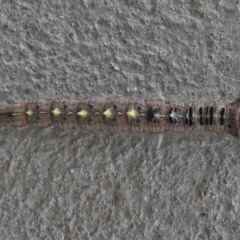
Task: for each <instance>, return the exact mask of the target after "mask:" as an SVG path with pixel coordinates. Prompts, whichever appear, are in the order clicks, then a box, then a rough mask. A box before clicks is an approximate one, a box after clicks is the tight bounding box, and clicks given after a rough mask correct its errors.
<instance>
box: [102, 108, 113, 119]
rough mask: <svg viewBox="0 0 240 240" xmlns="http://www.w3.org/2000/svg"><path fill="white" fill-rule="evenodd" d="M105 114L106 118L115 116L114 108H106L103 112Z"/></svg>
mask: <svg viewBox="0 0 240 240" xmlns="http://www.w3.org/2000/svg"><path fill="white" fill-rule="evenodd" d="M103 115H104V116H105V117H106V118H108V119H110V118H112V117H113V111H112V108H108V109H107V110H105V111H104V112H103Z"/></svg>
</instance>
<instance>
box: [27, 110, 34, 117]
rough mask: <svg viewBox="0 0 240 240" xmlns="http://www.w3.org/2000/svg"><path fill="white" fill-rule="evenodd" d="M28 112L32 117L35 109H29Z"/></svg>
mask: <svg viewBox="0 0 240 240" xmlns="http://www.w3.org/2000/svg"><path fill="white" fill-rule="evenodd" d="M26 114H27V115H28V116H29V117H31V116H32V115H33V110H32V109H29V110H27V111H26Z"/></svg>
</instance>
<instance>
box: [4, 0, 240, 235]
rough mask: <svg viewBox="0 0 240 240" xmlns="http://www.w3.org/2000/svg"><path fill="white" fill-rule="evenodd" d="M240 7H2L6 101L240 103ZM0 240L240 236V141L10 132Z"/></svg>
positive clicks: (10, 2) (62, 3)
mask: <svg viewBox="0 0 240 240" xmlns="http://www.w3.org/2000/svg"><path fill="white" fill-rule="evenodd" d="M239 23H240V4H239V1H233V0H229V1H223V0H212V1H210V0H206V1H194V0H189V1H185V0H182V1H173V0H170V1H166V0H164V1H157V0H152V1H128V0H125V1H115V0H112V1H91V0H90V1H87V0H85V1H71V0H68V1H66V0H52V1H47V0H44V1H30V0H28V1H23V0H18V1H17V0H15V1H14V0H1V1H0V31H1V34H0V86H1V90H0V102H1V103H3V104H11V103H13V102H16V101H20V100H31V99H42V98H57V99H66V98H75V97H86V98H92V97H95V96H98V97H104V98H105V97H108V96H109V97H119V98H125V97H128V98H134V99H137V98H146V99H147V98H161V97H162V96H163V97H164V98H165V99H169V100H177V99H183V100H186V99H187V100H189V99H191V100H206V99H210V100H212V99H216V100H219V99H235V98H237V97H239V87H240V84H239V77H240V70H239V49H240V27H239ZM0 134H1V138H0V216H1V217H0V239H19V240H21V239H24V240H25V239H163V240H169V239H174V240H175V239H191V240H192V239H194V240H195V239H219V240H220V239H224V240H227V239H240V237H239V236H240V235H239V234H240V226H239V223H240V214H239V210H240V188H239V182H240V163H239V162H240V161H239V156H240V143H239V141H238V140H237V139H233V138H231V137H228V136H217V135H209V134H208V135H204V134H188V135H186V134H185V135H183V134H172V135H169V136H167V135H165V136H162V135H161V136H148V135H141V134H133V135H127V134H110V133H81V132H77V131H74V130H67V129H66V130H60V129H54V128H51V129H30V128H24V129H1V130H0Z"/></svg>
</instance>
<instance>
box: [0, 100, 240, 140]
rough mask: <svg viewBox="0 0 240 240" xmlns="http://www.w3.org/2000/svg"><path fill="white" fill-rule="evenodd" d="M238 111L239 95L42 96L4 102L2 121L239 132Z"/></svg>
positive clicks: (93, 127)
mask: <svg viewBox="0 0 240 240" xmlns="http://www.w3.org/2000/svg"><path fill="white" fill-rule="evenodd" d="M239 114H240V99H238V100H236V101H219V102H216V101H211V102H184V103H181V102H168V101H159V100H139V101H131V100H129V101H128V100H109V99H107V100H94V101H92V100H91V101H90V100H86V99H75V100H66V101H60V100H42V101H29V102H21V103H17V104H13V105H9V106H3V107H0V126H3V127H6V126H13V127H24V126H39V127H50V126H62V127H66V128H77V129H80V130H98V131H115V132H140V133H155V134H157V133H171V132H184V131H196V132H203V131H205V132H206V131H207V132H216V133H219V134H231V135H232V136H235V137H239V125H240V121H239Z"/></svg>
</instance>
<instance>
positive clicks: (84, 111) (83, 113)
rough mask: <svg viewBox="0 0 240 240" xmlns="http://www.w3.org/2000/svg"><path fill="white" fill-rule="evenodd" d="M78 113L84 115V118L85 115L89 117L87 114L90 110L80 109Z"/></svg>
mask: <svg viewBox="0 0 240 240" xmlns="http://www.w3.org/2000/svg"><path fill="white" fill-rule="evenodd" d="M77 115H78V116H80V117H82V118H85V117H87V115H88V111H87V110H85V109H82V110H81V111H79V112H78V113H77Z"/></svg>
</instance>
